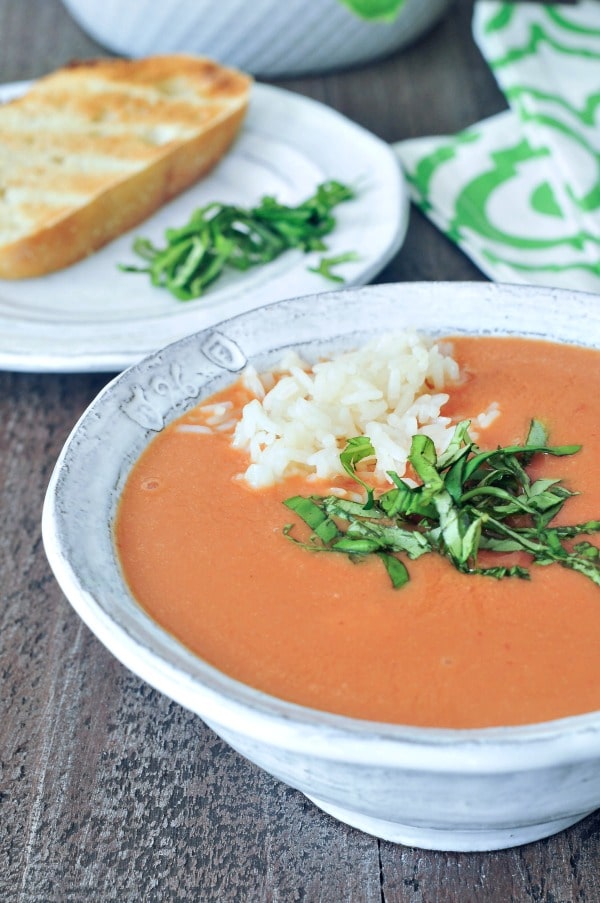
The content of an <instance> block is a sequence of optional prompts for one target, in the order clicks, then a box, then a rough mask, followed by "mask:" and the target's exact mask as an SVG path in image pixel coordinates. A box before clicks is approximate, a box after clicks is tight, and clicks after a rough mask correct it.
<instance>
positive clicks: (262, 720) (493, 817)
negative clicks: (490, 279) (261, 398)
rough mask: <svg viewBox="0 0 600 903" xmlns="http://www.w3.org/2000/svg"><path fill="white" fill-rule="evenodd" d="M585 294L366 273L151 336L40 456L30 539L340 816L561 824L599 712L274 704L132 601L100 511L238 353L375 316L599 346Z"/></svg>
mask: <svg viewBox="0 0 600 903" xmlns="http://www.w3.org/2000/svg"><path fill="white" fill-rule="evenodd" d="M597 300H598V299H597V298H596V297H595V296H587V295H584V294H576V293H570V292H566V291H558V290H557V291H553V290H551V289H536V288H527V287H522V286H519V287H515V286H501V285H493V284H488V283H472V284H471V283H466V284H460V283H446V284H444V283H428V284H426V283H421V284H409V283H407V284H401V285H382V286H370V287H367V288H363V289H358V290H347V291H345V292H343V293H337V292H334V293H330V294H325V295H321V296H319V297H307V298H301V299H296V300H291V301H284V302H281V303H278V304H274V305H270V306H269V307H267V308H265V309H263V310H258V311H252V312H249V313H246V314H243V315H241V316H239V317H236V318H234V319H231V320H228V321H226V322H224V323H221V324H220V325H219V326H218V327H215V328H211V329H208V330H205V331H203V332H200V333H198V334H196V335H193V336H189V337H187V338H185V339H183V340H181V341H179V342H178V343H176V344H173V345H171V346H170V347H167V348H166V349H164V350H162V351H159V352H158V353H156V354H154V355H152V356H151V357H149V358H147V359H145V360H143V361H142V362H140V363H138V364H136V365H135V366H133V367H132V368H130V369H129V370H127V371H126V372H125V373H123V374H121V375H120V376H119V377H117V378H116V379H115V380H113V381H112V382H111V383H110V384H109V385H108V386H107V387H106V388H105V389H104V391H103V392H102V393H101V394H100V395H99V396H98V398H97V399H96V400H95V401H94V403H93V404H92V405H91V407H90V408H89V409H88V411H87V412H86V413H85V414H84V415H83V417H82V418H81V420H80V422H79V423H78V424H77V426H76V427H75V429H74V431H73V433H72V434H71V436H70V438H69V440H68V442H67V443H66V446H65V448H64V450H63V452H62V454H61V456H60V459H59V461H58V463H57V465H56V468H55V470H54V474H53V476H52V479H51V482H50V485H49V488H48V492H47V496H46V501H45V506H44V512H43V537H44V543H45V548H46V552H47V555H48V558H49V561H50V564H51V566H52V568H53V570H54V573H55V575H56V577H57V579H58V581H59V583H60V585H61V587H62V589H63V591H64V593H65V595H66V596H67V598H68V599H69V601H70V602H71V604H72V605H73V606H74V608H75V609H76V611H77V612H78V613H79V614H80V616H81V617H82V618H83V620H84V621H85V622H86V623H87V624H88V626H89V627H90V628H91V630H92V631H93V632H94V633H95V634H96V635H97V637H98V638H99V639H100V640H101V641H102V642H103V643H104V644H105V645H106V646H107V647H108V648H109V649H110V650H111V651H112V652H113V653H114V654H115V655H116V656H117V657H118V658H119V659H120V660H121V661H122V662H123V663H124V664H125V665H126V666H127V667H129V668H130V669H131V670H132V671H134V672H135V673H136V674H138V675H139V676H140V677H142V678H143V679H144V680H146V681H148V682H149V683H150V684H152V685H153V686H154V687H156V688H158V689H159V690H160V691H162V692H163V693H165V694H167V695H168V696H169V697H171V698H173V699H174V700H176V701H177V702H179V703H181V704H182V705H183V706H186V707H187V708H189V709H191V710H192V711H194V712H196V713H197V714H198V715H199V716H200V717H201V718H202V719H203V720H204V721H206V723H207V724H209V725H210V726H211V727H212V728H213V729H214V730H215V731H216V732H217V733H218V734H220V735H221V736H222V737H223V738H224V739H225V740H226V741H227V742H229V743H230V744H231V745H232V746H233V747H234V748H235V749H237V750H238V751H240V752H241V753H242V754H243V755H245V756H247V758H249V759H250V760H252V761H253V762H255V763H257V764H258V765H260V766H262V767H263V768H264V769H266V770H267V771H269V772H271V773H272V774H273V775H275V776H276V777H278V778H280V779H281V780H282V781H285V782H287V783H288V784H291V785H292V786H293V787H296V788H298V789H299V790H301V791H302V792H303V793H305V794H306V795H307V796H308V797H310V798H311V799H312V800H313V801H314V802H315V803H316V804H317V805H319V806H321V807H322V808H323V809H324V810H325V811H327V812H329V813H330V814H332V815H334V816H335V817H337V818H338V819H341V820H342V821H345V822H347V823H348V824H350V825H354V826H356V827H358V828H360V829H362V830H364V831H367V832H370V833H372V834H375V835H377V836H379V837H382V838H385V839H388V840H392V841H397V842H402V843H406V844H410V845H414V846H422V847H428V848H434V849H443V850H489V849H496V848H501V847H507V846H512V845H515V844H521V843H525V842H527V841H531V840H536V839H538V838H540V837H544V836H547V835H549V834H552V833H554V832H556V831H559V830H560V829H562V828H564V827H566V826H568V825H570V824H572V823H573V822H575V821H577V820H578V819H580V818H582V817H583V816H584V815H586V814H588V813H589V812H591V811H592V810H593V809H595V808H596V807H597V806H599V805H600V712H596V713H592V714H589V715H584V716H579V717H574V718H569V719H564V720H560V721H554V722H549V723H545V724H538V725H533V726H525V727H510V728H494V729H484V730H462V731H459V730H437V729H421V728H411V727H401V726H393V725H385V724H374V723H369V722H365V721H359V720H354V719H350V718H345V717H340V716H336V715H329V714H326V713H323V712H317V711H313V710H310V709H307V708H302V707H300V706H297V705H292V704H289V703H286V702H282V701H281V700H278V699H275V698H273V697H270V696H267V695H265V694H264V693H260V692H257V691H255V690H252V689H250V688H249V687H247V686H244V685H242V684H240V683H238V682H236V681H234V680H232V679H230V678H228V677H227V676H225V675H224V674H222V673H220V672H219V671H217V670H215V669H214V668H212V667H210V666H208V665H207V664H205V663H204V662H203V661H201V660H200V659H199V658H197V657H196V656H194V655H193V654H192V653H190V652H188V651H187V650H186V649H184V648H183V647H182V646H181V645H180V644H179V643H178V642H177V641H176V640H174V639H173V638H172V637H170V636H169V635H168V634H166V633H165V632H164V631H163V630H162V629H161V628H159V627H158V626H157V625H156V624H155V623H154V622H153V621H152V620H150V618H149V617H147V616H146V615H145V614H144V612H143V611H142V610H141V609H140V608H139V607H138V606H137V605H136V603H135V601H134V600H133V599H132V597H131V596H130V594H129V592H128V590H127V588H126V586H125V585H124V583H123V580H122V577H121V573H120V570H119V565H118V563H117V560H116V558H115V551H114V548H113V545H112V537H111V524H112V521H113V517H114V514H115V508H116V505H117V501H118V497H119V493H120V491H121V487H122V486H123V483H124V481H125V479H126V477H127V475H128V472H129V470H130V468H131V466H132V464H133V463H134V461H135V460H136V459H137V457H138V455H139V454H140V452H141V451H142V449H143V448H144V447H145V446H146V444H147V443H148V441H149V440H151V438H152V437H153V436H154V435H155V434H156V432H157V431H158V430H160V429H161V428H162V426H163V425H164V424H165V423H167V422H168V421H170V420H171V419H173V418H174V417H176V416H178V415H179V414H181V413H182V412H183V411H184V410H185V409H187V408H189V407H190V406H192V405H194V404H195V403H196V402H197V401H198V400H199V399H200V397H202V396H204V395H205V394H207V393H210V392H212V391H215V390H216V389H217V388H219V387H221V386H223V385H224V384H226V383H227V382H229V381H231V380H232V379H233V378H234V377H235V374H236V373H237V372H238V371H239V369H240V368H241V367H243V366H244V364H245V362H246V361H247V360H251V361H252V362H253V363H254V364H256V365H257V366H258V367H262V366H265V365H267V364H268V363H272V362H273V361H274V360H276V359H279V357H280V356H281V353H282V350H283V349H285V348H288V347H290V346H293V347H296V348H298V349H299V350H300V351H301V353H303V354H304V355H306V356H308V358H309V359H315V357H317V356H320V355H322V354H324V353H331V352H334V351H336V350H340V349H343V348H348V347H352V346H355V345H356V343H357V342H360V341H361V340H366V339H367V338H368V337H369V336H372V335H373V334H376V333H377V332H378V331H380V330H381V327H382V324H385V327H386V328H389V329H400V328H403V327H405V326H416V327H418V328H420V329H422V330H423V331H427V332H429V333H434V334H436V333H448V332H466V333H472V332H474V331H475V332H482V333H488V334H490V333H491V334H519V335H525V336H531V337H545V338H549V339H553V340H556V341H563V342H568V343H574V344H581V345H587V346H591V347H595V348H600V307H599V306H598V303H597ZM565 654H569V653H568V650H565Z"/></svg>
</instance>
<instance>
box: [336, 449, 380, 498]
mask: <svg viewBox="0 0 600 903" xmlns="http://www.w3.org/2000/svg"><path fill="white" fill-rule="evenodd" d="M374 456H375V449H374V448H373V446H372V445H371V440H370V439H369V438H368V437H367V436H354V438H352V439H348V441H347V443H346V447H345V448H344V450H343V452H342V453H341V455H340V463H341V465H342V467H343V468H344V470H345V471H346V473H347V474H348V475H349V476H351V477H352V479H353V480H356V482H357V483H359V484H360V485H361V486H362V487H363V489H365V491H366V493H367V501H366V502H365V504H364V507H365V508H372V507H373V490H372V488H371V487H370V486H368V485H367V483H365V482H364V481H363V480H361V479H360V477H359V476H357V474H356V465H357V464H358V463H359V462H360V461H363V460H364V459H365V458H372V457H374Z"/></svg>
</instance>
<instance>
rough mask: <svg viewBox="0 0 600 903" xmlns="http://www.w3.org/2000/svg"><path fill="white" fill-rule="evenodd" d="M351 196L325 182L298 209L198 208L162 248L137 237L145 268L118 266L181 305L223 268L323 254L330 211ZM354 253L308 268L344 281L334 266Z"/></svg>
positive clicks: (267, 200)
mask: <svg viewBox="0 0 600 903" xmlns="http://www.w3.org/2000/svg"><path fill="white" fill-rule="evenodd" d="M354 197H355V192H354V190H353V189H352V188H350V187H348V186H347V185H343V184H342V183H341V182H336V181H333V180H332V181H329V182H323V183H322V184H321V185H319V186H318V188H317V191H316V193H315V194H314V195H313V196H312V197H310V198H308V199H307V200H306V201H304V202H303V203H301V204H299V205H298V206H297V207H288V206H286V205H285V204H280V203H279V202H278V201H277V200H275V198H273V197H269V196H265V197H263V198H262V200H261V201H260V203H259V205H258V206H257V207H253V208H251V209H249V210H246V209H244V208H242V207H237V206H234V205H232V204H221V203H216V202H215V203H211V204H208V205H207V206H205V207H200V208H198V209H197V210H196V211H195V212H194V213H193V214H192V216H191V218H190V220H189V222H188V223H187V224H186V225H185V226H182V227H181V228H180V229H167V230H166V232H165V241H166V244H165V246H164V247H161V248H158V247H155V246H154V245H153V244H152V242H150V241H148V239H147V238H141V237H138V238H136V239H135V241H134V243H133V250H134V252H135V253H136V254H137V255H138V256H139V257H141V258H142V259H143V260H145V261H146V266H134V265H129V264H120V265H119V269H120V270H121V271H123V272H125V273H146V274H147V275H148V276H149V277H150V281H151V282H152V285H155V286H158V287H160V288H166V289H167V290H168V291H169V292H171V294H172V295H174V296H175V297H176V298H178V299H179V300H180V301H190V300H192V299H193V298H198V297H200V296H201V295H202V294H204V292H205V290H206V289H207V288H208V286H209V285H211V284H212V283H213V282H214V281H215V280H216V279H218V278H219V277H220V276H221V275H222V274H223V273H224V272H225V271H226V270H227V269H230V270H241V271H244V270H248V269H250V267H254V266H259V265H260V264H264V263H269V262H270V261H271V260H274V259H275V258H276V257H279V255H280V254H283V252H284V251H288V250H290V249H292V248H297V249H300V250H301V251H303V252H304V253H309V252H311V251H325V250H327V245H326V244H325V243H324V241H323V237H324V236H325V235H328V234H329V233H330V232H332V231H333V229H334V228H335V225H336V221H335V218H334V217H333V215H332V213H331V211H332V209H333V208H334V207H336V206H337V205H338V204H340V203H342V202H343V201H349V200H351V199H352V198H354ZM356 259H357V255H356V254H355V253H354V252H348V253H346V254H340V255H338V256H336V257H324V258H323V259H322V260H321V261H320V263H319V265H318V266H317V267H310V268H309V269H312V270H313V271H314V272H317V273H320V274H321V275H322V276H323V277H324V278H326V279H330V280H333V281H335V282H341V281H343V279H342V277H341V276H339V275H338V274H337V273H334V272H333V270H332V267H334V266H338V265H340V264H342V263H346V262H348V261H351V260H356Z"/></svg>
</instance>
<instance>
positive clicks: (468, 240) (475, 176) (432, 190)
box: [394, 0, 600, 292]
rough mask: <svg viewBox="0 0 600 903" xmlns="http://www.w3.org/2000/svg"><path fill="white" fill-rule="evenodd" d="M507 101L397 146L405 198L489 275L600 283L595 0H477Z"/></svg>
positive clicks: (482, 41) (589, 286)
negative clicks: (447, 131) (464, 123)
mask: <svg viewBox="0 0 600 903" xmlns="http://www.w3.org/2000/svg"><path fill="white" fill-rule="evenodd" d="M473 36H474V38H475V41H476V43H477V45H478V46H479V48H480V50H481V52H482V53H483V55H484V57H485V59H486V60H487V62H488V64H489V65H490V67H491V69H492V71H493V73H494V75H495V77H496V79H497V81H498V84H499V86H500V88H501V89H502V90H503V92H504V94H505V95H506V99H507V101H508V104H509V109H508V110H507V111H506V112H504V113H500V114H499V115H497V116H492V117H491V118H489V119H486V120H484V121H483V122H479V123H477V124H476V125H474V126H472V127H470V128H468V129H466V130H465V131H464V132H461V133H460V134H458V135H454V136H452V137H433V138H418V139H413V140H409V141H402V142H399V143H398V144H396V145H394V149H395V151H396V152H397V154H398V157H399V158H400V161H401V163H402V165H403V168H404V170H405V173H406V176H407V179H408V183H409V187H410V191H411V194H412V198H413V200H414V201H415V203H416V204H418V205H419V206H420V207H421V208H422V209H423V210H424V211H425V213H426V214H427V215H428V216H429V218H430V219H431V220H432V221H433V222H434V223H436V225H437V226H438V227H439V228H440V229H441V230H442V231H443V232H445V233H446V235H448V237H449V238H451V239H452V240H453V241H455V242H456V243H457V244H458V245H460V247H461V248H462V249H463V250H464V251H465V253H467V254H468V255H469V257H471V258H472V260H473V261H474V262H475V264H476V265H477V266H478V267H479V268H480V269H481V270H482V271H483V272H484V273H485V274H486V275H487V276H489V277H490V278H491V279H493V280H498V281H502V282H519V283H535V284H538V285H551V286H558V287H564V288H572V289H583V290H586V291H592V292H600V2H598V0H580V2H578V3H576V4H574V5H567V4H563V5H561V4H559V3H555V4H545V3H526V2H520V3H504V2H497V0H478V2H477V3H476V5H475V12H474V18H473Z"/></svg>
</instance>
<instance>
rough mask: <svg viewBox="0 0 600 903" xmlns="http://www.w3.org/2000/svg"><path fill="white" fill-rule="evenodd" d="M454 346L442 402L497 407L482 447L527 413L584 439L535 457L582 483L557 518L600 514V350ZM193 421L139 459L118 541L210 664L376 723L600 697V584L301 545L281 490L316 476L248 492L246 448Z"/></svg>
mask: <svg viewBox="0 0 600 903" xmlns="http://www.w3.org/2000/svg"><path fill="white" fill-rule="evenodd" d="M452 344H453V356H454V357H455V359H456V360H457V361H458V362H459V364H460V366H461V369H462V371H463V372H464V373H465V374H466V376H467V378H466V379H465V380H464V381H463V382H462V383H461V384H460V386H458V387H456V388H453V389H451V390H450V392H451V395H450V401H449V402H448V404H447V405H446V406H445V408H444V414H447V415H450V416H451V417H452V418H453V420H456V421H458V420H461V419H463V418H471V417H475V416H476V415H477V414H478V413H479V412H481V411H482V410H485V409H486V408H487V407H488V405H489V404H490V402H498V404H499V406H500V410H501V416H499V417H498V418H497V419H496V420H495V421H494V422H493V424H492V425H491V426H490V427H489V428H488V429H487V430H486V431H485V433H483V434H482V435H481V436H480V439H479V442H480V445H481V446H482V447H486V448H494V447H496V446H497V445H508V444H514V443H515V442H519V443H522V442H524V440H525V438H526V436H527V431H528V426H529V423H530V420H531V418H532V417H535V418H539V419H540V420H542V421H543V422H544V423H545V425H546V426H547V428H548V432H549V442H550V444H552V445H559V444H573V443H578V444H581V445H582V450H581V451H580V452H579V453H578V454H575V455H572V456H568V457H559V458H553V457H549V456H541V455H540V456H536V458H535V459H534V463H533V465H532V470H535V476H536V477H539V476H544V477H549V478H552V477H556V478H560V479H561V480H562V481H563V483H564V485H565V486H567V487H568V488H570V489H572V490H577V491H578V492H579V494H578V495H576V496H574V497H573V498H570V499H568V500H567V502H566V504H565V506H564V508H563V510H562V511H561V513H560V514H559V516H558V517H559V520H560V522H563V523H569V524H575V523H580V522H585V521H588V520H590V519H592V518H599V517H600V487H599V483H598V478H597V472H598V471H597V468H598V462H599V461H600V354H599V353H598V352H596V351H593V350H589V349H581V348H576V347H572V346H564V345H558V344H553V343H545V342H538V341H529V340H521V339H508V338H500V339H497V338H496V339H495V338H479V337H477V338H462V337H460V338H455V339H453V340H452ZM232 391H233V392H235V391H236V390H235V389H233V390H232ZM226 394H227V393H225V395H226ZM193 419H194V414H193V412H190V413H189V414H187V415H185V416H184V417H183V418H182V419H180V420H179V421H178V422H177V423H175V424H171V425H169V426H168V427H167V428H166V429H165V430H163V431H162V432H161V433H160V434H159V435H158V436H157V437H156V438H155V439H154V441H153V442H152V443H151V444H150V445H149V446H148V448H147V449H146V451H145V452H144V454H143V455H142V456H141V458H140V460H139V461H138V462H137V464H136V465H135V467H134V469H133V471H132V473H131V475H130V477H129V479H128V482H127V484H126V486H125V490H124V492H123V496H122V499H121V503H120V508H119V511H118V517H117V521H116V526H115V540H116V544H117V548H118V553H119V556H120V560H121V563H122V567H123V571H124V574H125V577H126V580H127V582H128V584H129V586H130V587H131V591H132V593H133V595H134V596H135V598H136V599H137V600H138V601H139V604H140V605H141V606H142V607H143V608H144V609H145V610H146V611H147V612H148V613H149V614H150V615H151V616H152V618H154V619H155V620H156V621H157V622H158V623H159V624H160V625H162V626H163V627H164V628H165V629H166V630H167V631H169V632H170V633H171V634H173V635H174V636H176V637H177V638H178V639H179V640H180V641H181V642H182V643H183V644H184V645H185V646H187V647H188V648H190V649H191V650H193V651H194V652H195V653H197V654H198V655H199V656H201V657H202V658H203V659H204V660H206V661H207V662H209V663H211V664H212V665H214V666H215V667H217V668H219V669H220V670H222V671H223V672H226V673H227V674H229V675H231V676H232V677H234V678H237V679H238V680H240V681H243V682H244V683H246V684H249V685H251V686H253V687H256V688H259V689H260V690H263V691H265V692H267V693H270V694H272V695H274V696H278V697H280V698H283V699H286V700H289V701H292V702H295V703H300V704H301V705H305V706H310V707H313V708H317V709H322V710H326V711H330V712H335V713H339V714H343V715H349V716H353V717H356V718H363V719H369V720H374V721H383V722H392V723H400V724H410V725H422V726H436V727H451V728H471V727H484V726H493V725H516V724H525V723H532V722H540V721H545V720H549V719H554V718H560V717H563V716H569V715H575V714H579V713H583V712H587V711H592V710H595V709H600V654H599V649H600V587H598V586H597V585H596V584H595V583H593V582H592V580H590V579H588V578H587V577H585V576H583V575H581V574H578V573H575V572H573V571H571V570H569V569H566V568H563V567H561V566H560V565H558V564H552V565H549V566H536V565H532V566H531V579H530V580H520V579H515V578H505V579H502V580H496V579H492V578H490V577H487V576H479V575H465V574H461V573H459V572H458V571H457V570H455V569H454V568H453V566H452V565H451V564H450V563H449V562H448V561H447V560H446V559H445V558H442V557H440V556H438V555H435V554H427V555H424V556H423V557H422V558H419V559H418V560H416V561H411V562H409V563H408V568H409V572H410V577H411V579H410V582H409V583H408V584H407V585H406V586H404V587H402V588H400V589H393V588H392V586H391V584H390V581H389V578H388V575H387V574H386V572H385V569H384V568H383V567H382V566H381V563H380V562H379V561H378V560H373V561H371V560H365V561H364V562H362V563H359V564H353V563H352V562H351V561H350V560H349V558H348V557H347V556H346V555H336V554H315V553H311V552H309V551H306V550H305V549H304V548H302V547H300V546H297V545H295V544H294V543H293V542H291V541H290V540H289V538H287V537H286V536H285V535H284V527H285V525H286V524H287V523H289V522H290V521H291V520H293V519H294V518H293V516H292V514H291V512H290V511H289V510H287V509H286V508H285V507H284V506H283V504H282V502H283V500H284V499H286V498H288V497H290V496H292V495H295V494H303V495H308V494H311V493H315V492H318V491H319V487H318V486H315V484H314V483H311V484H309V485H307V483H306V481H304V480H303V479H301V478H296V477H294V478H290V479H288V480H285V481H284V482H283V483H279V484H277V485H274V486H272V487H269V488H267V489H260V490H254V489H251V488H249V487H248V486H247V485H246V484H245V483H244V482H243V481H241V480H240V479H239V474H240V472H242V471H243V470H244V469H245V467H246V463H247V462H246V460H245V455H244V454H243V453H242V452H240V451H237V450H234V449H232V447H231V444H230V439H229V437H226V436H224V435H222V434H219V433H214V434H210V435H199V434H198V433H197V432H194V431H189V430H188V431H185V430H183V431H182V430H181V429H180V427H181V424H182V423H183V424H185V423H186V422H187V423H191V422H192V421H193ZM585 538H589V539H590V540H591V541H592V542H594V543H595V544H596V545H597V544H598V536H597V534H596V537H594V536H591V537H585ZM496 554H499V553H496Z"/></svg>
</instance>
